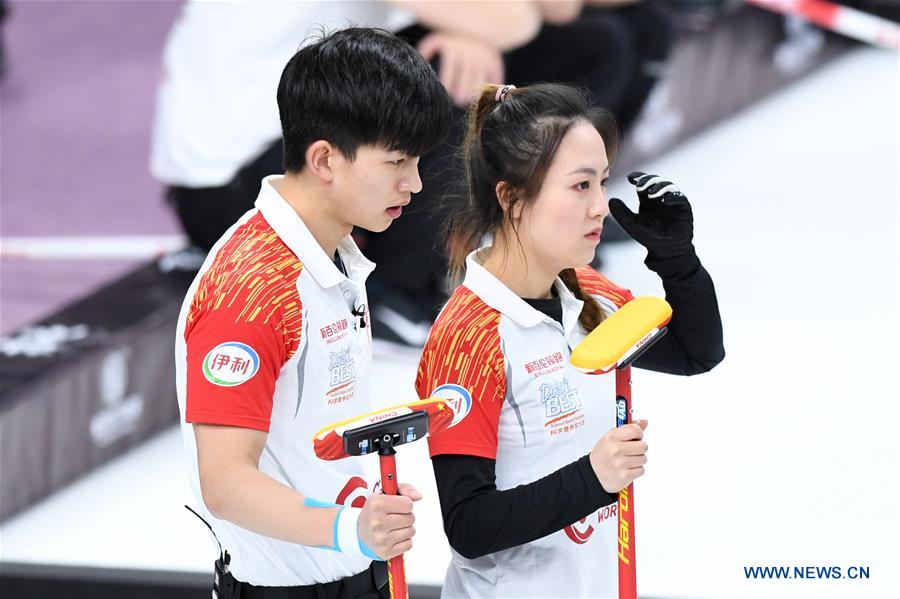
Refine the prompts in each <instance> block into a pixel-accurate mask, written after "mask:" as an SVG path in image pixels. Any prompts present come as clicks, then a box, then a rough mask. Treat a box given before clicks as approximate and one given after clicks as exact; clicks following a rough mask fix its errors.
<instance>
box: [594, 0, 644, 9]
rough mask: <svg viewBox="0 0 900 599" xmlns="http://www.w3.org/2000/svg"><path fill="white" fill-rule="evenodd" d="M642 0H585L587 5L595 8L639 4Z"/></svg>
mask: <svg viewBox="0 0 900 599" xmlns="http://www.w3.org/2000/svg"><path fill="white" fill-rule="evenodd" d="M640 1H641V0H584V5H585V6H592V7H594V8H619V7H620V6H627V5H628V4H637V3H638V2H640Z"/></svg>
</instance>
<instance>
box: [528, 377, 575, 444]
mask: <svg viewBox="0 0 900 599" xmlns="http://www.w3.org/2000/svg"><path fill="white" fill-rule="evenodd" d="M539 389H540V393H541V404H542V405H543V406H544V417H545V419H546V421H545V422H544V427H545V428H546V429H547V431H548V432H549V434H550V436H556V435H560V434H563V433H568V432H571V431H574V430H575V429H577V428H580V427H582V426H584V413H583V412H582V411H581V400H580V399H579V398H578V390H577V389H575V388H573V387H572V384H571V383H570V382H569V379H566V378H562V379H559V380H557V381H554V382H552V383H543V384H542V385H541V386H540V387H539Z"/></svg>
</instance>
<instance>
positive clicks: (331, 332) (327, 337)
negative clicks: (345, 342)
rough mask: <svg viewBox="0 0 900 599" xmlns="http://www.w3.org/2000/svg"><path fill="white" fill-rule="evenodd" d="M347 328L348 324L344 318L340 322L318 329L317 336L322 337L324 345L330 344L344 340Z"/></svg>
mask: <svg viewBox="0 0 900 599" xmlns="http://www.w3.org/2000/svg"><path fill="white" fill-rule="evenodd" d="M349 328H350V323H349V322H348V321H347V319H346V318H342V319H341V320H338V321H335V322H332V323H331V324H326V325H325V326H324V327H322V328H321V329H319V334H320V335H321V336H322V339H323V340H324V341H325V343H328V344H332V343H335V342H336V341H340V340H341V339H343V338H345V337H346V336H347V329H349Z"/></svg>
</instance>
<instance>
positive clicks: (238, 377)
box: [203, 341, 259, 387]
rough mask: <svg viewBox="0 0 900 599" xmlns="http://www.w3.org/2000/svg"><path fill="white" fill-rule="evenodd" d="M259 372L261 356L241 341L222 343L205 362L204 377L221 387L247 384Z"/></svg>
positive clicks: (207, 356) (210, 352) (207, 355)
mask: <svg viewBox="0 0 900 599" xmlns="http://www.w3.org/2000/svg"><path fill="white" fill-rule="evenodd" d="M258 371H259V354H257V353H256V350H255V349H253V348H252V347H250V346H249V345H247V344H246V343H241V342H239V341H228V342H226V343H220V344H219V345H217V346H215V347H214V348H212V349H211V350H210V351H209V353H208V354H206V358H204V360H203V376H205V377H206V380H208V381H209V382H210V383H212V384H214V385H219V386H220V387H234V386H236V385H240V384H241V383H246V382H247V381H249V380H250V379H252V378H253V376H254V375H255V374H256V373H257V372H258Z"/></svg>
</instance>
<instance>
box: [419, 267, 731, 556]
mask: <svg viewBox="0 0 900 599" xmlns="http://www.w3.org/2000/svg"><path fill="white" fill-rule="evenodd" d="M645 263H646V264H647V266H648V267H649V268H650V269H651V270H653V271H654V272H656V273H657V274H659V276H660V277H661V278H662V281H663V287H664V288H665V290H666V300H667V301H668V302H669V304H671V306H672V310H673V317H672V320H671V321H670V322H669V325H668V333H667V334H666V335H665V336H664V337H662V338H661V339H660V340H659V341H658V342H657V343H656V344H654V345H653V347H651V348H650V349H649V350H647V351H646V352H645V353H644V354H643V355H642V356H641V357H639V358H638V359H637V360H635V362H634V366H635V367H637V368H642V369H645V370H654V371H658V372H665V373H668V374H679V375H685V376H687V375H692V374H697V373H701V372H707V371H708V370H710V369H711V368H713V367H714V366H715V365H716V364H718V363H719V362H721V361H722V359H724V357H725V349H724V346H723V342H722V321H721V318H720V316H719V308H718V302H717V300H716V293H715V287H714V286H713V282H712V279H711V278H710V276H709V273H707V272H706V269H704V268H703V266H702V265H701V264H700V260H699V259H698V258H697V256H696V254H695V253H694V252H690V253H689V254H686V255H684V256H680V257H677V258H672V259H668V260H653V259H651V258H649V257H648V258H647V260H646V261H645ZM527 301H529V303H531V304H532V306H534V307H535V308H537V309H539V310H541V311H543V312H545V313H546V314H548V315H550V316H551V317H553V318H555V319H557V320H561V314H562V306H561V304H560V303H559V299H558V298H557V299H556V301H555V302H554V301H552V300H527ZM557 305H558V307H557ZM432 465H433V467H434V475H435V479H436V481H437V487H438V495H439V497H440V501H441V513H442V515H443V519H444V531H445V532H446V534H447V538H448V539H449V541H450V545H451V546H452V547H453V548H454V549H455V550H456V551H457V552H458V553H459V554H460V555H462V556H464V557H467V558H470V559H471V558H476V557H480V556H483V555H487V554H488V553H494V552H496V551H500V550H503V549H508V548H510V547H515V546H517V545H522V544H525V543H529V542H531V541H535V540H537V539H540V538H541V537H544V536H546V535H548V534H551V533H554V532H556V531H558V530H561V529H562V528H564V527H566V526H568V525H569V524H572V523H574V522H576V521H578V520H580V519H581V518H583V517H585V516H587V515H588V514H590V513H592V512H594V511H596V510H598V509H599V508H601V507H603V506H605V505H608V504H610V503H613V502H614V501H616V499H617V494H615V493H608V492H607V491H606V490H604V489H603V486H602V485H601V484H600V482H599V480H597V476H596V474H594V470H593V468H592V467H591V464H590V460H589V457H588V456H583V457H581V458H579V459H578V460H576V461H574V462H572V463H571V464H568V465H566V466H563V467H562V468H560V469H559V470H557V471H555V472H553V473H551V474H548V475H547V476H545V477H543V478H541V479H538V480H536V481H534V482H531V483H528V484H524V485H520V486H518V487H515V488H513V489H506V490H503V491H498V490H497V486H496V469H495V467H496V463H495V461H494V460H491V459H489V458H483V457H478V456H470V455H438V456H435V457H434V458H433V459H432Z"/></svg>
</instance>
